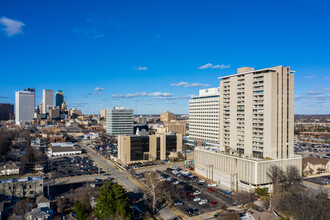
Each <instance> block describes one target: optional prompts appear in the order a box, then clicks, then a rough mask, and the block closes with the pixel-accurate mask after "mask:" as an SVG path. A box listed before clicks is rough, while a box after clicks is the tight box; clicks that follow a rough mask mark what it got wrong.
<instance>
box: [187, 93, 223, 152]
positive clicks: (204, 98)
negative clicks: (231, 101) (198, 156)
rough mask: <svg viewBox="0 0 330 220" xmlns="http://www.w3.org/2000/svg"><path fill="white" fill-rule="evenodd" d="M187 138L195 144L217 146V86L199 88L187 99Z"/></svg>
mask: <svg viewBox="0 0 330 220" xmlns="http://www.w3.org/2000/svg"><path fill="white" fill-rule="evenodd" d="M189 139H191V140H193V141H194V142H195V143H194V145H197V146H212V145H213V146H219V142H220V140H219V88H209V89H202V90H199V95H198V96H196V97H194V98H192V99H190V100H189Z"/></svg>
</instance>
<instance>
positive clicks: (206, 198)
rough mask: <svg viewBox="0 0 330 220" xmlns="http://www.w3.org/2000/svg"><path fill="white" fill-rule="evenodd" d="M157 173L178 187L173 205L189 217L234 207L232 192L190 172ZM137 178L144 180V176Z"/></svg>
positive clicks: (169, 169)
mask: <svg viewBox="0 0 330 220" xmlns="http://www.w3.org/2000/svg"><path fill="white" fill-rule="evenodd" d="M156 172H157V173H158V178H159V180H160V181H166V183H169V184H171V185H172V186H173V187H176V190H177V191H178V192H179V193H176V194H175V195H173V196H174V197H175V198H174V200H175V202H174V204H173V205H174V206H175V207H176V208H178V209H179V210H181V211H182V212H183V213H185V214H187V215H188V216H193V215H200V214H204V213H209V212H214V211H217V210H220V209H223V208H225V207H229V206H233V205H234V201H233V199H232V198H231V195H230V194H231V192H229V191H227V192H225V191H223V190H220V189H218V188H217V187H216V185H212V184H210V183H207V182H206V181H205V180H203V179H200V178H198V177H197V176H194V175H192V174H190V173H189V172H188V171H185V170H182V169H180V168H175V169H172V168H168V169H167V170H166V171H163V172H160V171H156ZM136 177H137V178H138V179H143V177H142V175H136Z"/></svg>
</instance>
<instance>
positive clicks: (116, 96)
mask: <svg viewBox="0 0 330 220" xmlns="http://www.w3.org/2000/svg"><path fill="white" fill-rule="evenodd" d="M112 98H125V96H124V95H119V94H114V95H112Z"/></svg>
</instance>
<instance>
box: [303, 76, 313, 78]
mask: <svg viewBox="0 0 330 220" xmlns="http://www.w3.org/2000/svg"><path fill="white" fill-rule="evenodd" d="M313 78H314V76H305V79H313Z"/></svg>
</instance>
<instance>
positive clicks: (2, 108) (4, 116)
mask: <svg viewBox="0 0 330 220" xmlns="http://www.w3.org/2000/svg"><path fill="white" fill-rule="evenodd" d="M13 119H14V105H13V104H7V103H0V121H2V120H3V121H7V120H13Z"/></svg>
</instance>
